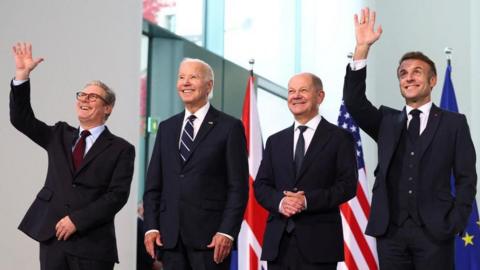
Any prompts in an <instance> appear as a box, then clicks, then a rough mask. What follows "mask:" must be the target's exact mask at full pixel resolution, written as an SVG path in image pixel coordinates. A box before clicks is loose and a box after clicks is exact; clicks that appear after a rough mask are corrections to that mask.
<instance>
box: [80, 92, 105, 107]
mask: <svg viewBox="0 0 480 270" xmlns="http://www.w3.org/2000/svg"><path fill="white" fill-rule="evenodd" d="M76 96H77V99H78V100H83V99H85V98H86V99H87V100H88V101H91V102H95V101H97V99H101V100H103V102H105V104H108V102H107V101H106V100H105V99H104V98H103V97H102V96H100V95H97V94H95V93H90V94H87V93H85V92H82V91H80V92H77V93H76Z"/></svg>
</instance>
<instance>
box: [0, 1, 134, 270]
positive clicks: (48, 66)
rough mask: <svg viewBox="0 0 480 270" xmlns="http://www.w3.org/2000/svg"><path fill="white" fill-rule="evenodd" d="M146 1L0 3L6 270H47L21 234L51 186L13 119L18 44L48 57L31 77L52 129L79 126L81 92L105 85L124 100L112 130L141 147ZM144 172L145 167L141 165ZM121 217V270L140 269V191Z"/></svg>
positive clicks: (0, 252) (2, 264) (0, 166)
mask: <svg viewBox="0 0 480 270" xmlns="http://www.w3.org/2000/svg"><path fill="white" fill-rule="evenodd" d="M141 3H142V2H141V1H137V0H128V1H115V0H103V1H94V0H82V1H79V0H52V1H28V0H2V1H0V18H2V27H0V36H1V37H2V38H1V41H0V63H2V64H1V65H0V84H1V85H3V87H1V88H2V89H3V90H2V91H0V138H1V141H0V145H1V148H0V149H1V150H0V171H1V172H2V176H1V179H0V215H1V218H0V239H2V240H1V241H0V269H39V264H38V245H37V244H36V242H34V241H33V240H31V239H29V238H28V237H27V236H25V235H24V234H22V233H21V232H20V231H18V230H17V229H16V227H17V225H18V223H19V222H20V220H21V218H22V216H23V214H24V213H25V211H26V210H27V208H28V206H29V205H30V203H31V201H32V200H33V198H34V196H35V195H36V193H37V192H38V190H39V189H40V187H41V186H42V184H43V181H44V177H45V173H46V154H45V152H44V150H43V149H41V148H40V147H38V146H36V145H35V144H34V143H32V142H31V141H30V140H29V139H27V138H26V137H25V136H23V135H22V134H20V133H19V132H18V131H16V130H15V129H14V128H13V127H12V126H11V125H10V122H9V118H8V94H9V81H10V79H11V78H12V77H13V75H14V63H13V60H12V56H11V45H12V44H13V43H14V42H16V41H31V42H32V43H33V44H34V54H35V55H37V56H42V57H45V61H44V63H42V64H41V65H40V66H38V67H37V70H35V71H34V73H33V74H32V76H31V80H32V85H33V89H32V106H33V108H34V110H35V112H36V116H37V117H38V118H39V119H42V120H43V121H45V122H46V123H48V124H53V123H55V122H56V121H58V120H64V121H67V122H69V123H70V124H72V125H77V121H76V117H75V111H74V101H75V99H74V93H75V92H76V91H78V90H79V89H81V88H82V87H83V85H84V83H85V82H87V81H90V80H92V79H101V80H103V81H105V82H106V83H107V84H109V85H110V86H111V87H112V88H113V89H114V90H115V91H116V93H117V99H118V101H117V104H116V106H115V108H114V111H113V114H112V116H111V117H110V119H109V121H108V122H107V125H108V127H109V128H110V130H111V131H112V132H113V133H115V134H117V135H119V136H121V137H124V138H126V139H127V140H128V141H130V142H131V143H133V144H134V145H137V144H138V143H137V142H138V140H139V132H138V130H139V129H138V127H139V117H138V115H139V69H140V67H139V65H140V63H139V59H140V35H141V16H142V4H141ZM136 167H138V165H137V166H136ZM137 181H138V180H137V178H136V175H135V176H134V182H133V183H132V191H131V196H130V200H129V202H128V204H127V205H126V206H125V207H124V208H123V209H122V210H121V212H120V213H119V214H118V215H117V218H116V228H117V238H118V239H117V240H118V246H119V253H120V254H119V256H120V265H117V266H116V269H134V267H135V266H134V265H135V241H136V219H135V217H136V201H137V198H136V194H137V192H136V189H137V185H138V183H137Z"/></svg>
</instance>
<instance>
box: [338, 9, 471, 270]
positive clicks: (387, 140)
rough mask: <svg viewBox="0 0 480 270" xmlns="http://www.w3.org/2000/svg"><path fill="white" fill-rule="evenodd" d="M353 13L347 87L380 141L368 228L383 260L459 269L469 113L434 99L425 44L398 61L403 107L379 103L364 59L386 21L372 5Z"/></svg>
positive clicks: (467, 207)
mask: <svg viewBox="0 0 480 270" xmlns="http://www.w3.org/2000/svg"><path fill="white" fill-rule="evenodd" d="M354 21H355V32H356V39H357V45H356V48H355V53H354V55H353V63H351V65H349V66H348V67H347V74H346V76H345V86H344V93H343V94H344V100H345V105H346V106H347V108H348V110H349V112H350V113H351V114H352V116H353V118H354V119H355V121H357V123H358V125H359V126H360V127H361V128H362V129H363V130H364V131H365V132H366V133H367V134H369V135H370V136H371V137H372V138H373V139H374V140H375V141H376V142H377V144H378V166H377V169H376V170H375V176H376V179H375V184H374V186H373V197H372V207H371V214H370V218H369V222H368V225H367V229H366V233H367V234H369V235H371V236H374V237H376V238H377V250H378V256H379V261H380V268H381V269H454V236H455V235H456V234H458V233H460V232H461V231H462V230H463V229H464V228H465V226H466V223H467V221H468V217H469V215H470V212H471V205H472V203H473V200H474V199H475V193H476V183H477V176H476V171H475V149H474V146H473V143H472V139H471V137H470V132H469V128H468V124H467V120H466V118H465V116H464V115H462V114H458V113H452V112H448V111H444V110H442V109H440V108H438V107H437V106H435V104H433V103H432V101H431V92H432V89H433V87H434V86H435V84H436V82H437V76H436V69H435V64H434V63H433V62H432V61H431V60H430V59H429V58H428V57H427V56H425V55H424V54H422V53H420V52H410V53H406V54H405V55H404V56H403V57H402V58H401V60H400V62H399V66H398V68H397V76H398V81H399V84H400V92H401V94H402V96H403V97H404V98H405V103H406V105H405V107H404V109H403V110H395V109H392V108H388V107H385V106H381V107H380V108H379V109H377V108H376V107H374V106H373V105H372V104H371V103H370V102H369V101H368V99H367V98H366V96H365V91H366V85H365V79H366V67H365V66H366V58H367V54H368V51H369V49H370V47H371V45H372V44H373V43H375V41H377V40H378V39H379V37H380V35H381V33H382V29H381V27H378V28H377V30H375V29H374V26H375V13H374V12H370V11H369V10H368V9H363V10H362V14H361V16H360V18H359V17H358V16H357V15H355V19H354ZM452 174H453V176H454V178H455V191H454V192H453V190H452V189H451V185H450V184H451V183H450V180H451V175H452ZM453 193H455V195H452V194H453Z"/></svg>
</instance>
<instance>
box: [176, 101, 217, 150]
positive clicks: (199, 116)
mask: <svg viewBox="0 0 480 270" xmlns="http://www.w3.org/2000/svg"><path fill="white" fill-rule="evenodd" d="M209 109H210V102H207V103H206V104H205V105H203V106H202V107H201V108H200V109H198V110H197V111H196V112H195V113H191V112H190V111H188V110H187V109H186V108H185V115H184V117H183V124H182V132H180V138H178V148H179V149H180V144H181V141H182V133H183V129H184V128H185V125H186V124H187V121H188V117H190V115H192V114H193V115H195V117H196V118H195V121H193V139H194V140H195V137H196V136H197V134H198V131H199V130H200V127H201V126H202V123H203V119H205V116H206V115H207V113H208V110H209Z"/></svg>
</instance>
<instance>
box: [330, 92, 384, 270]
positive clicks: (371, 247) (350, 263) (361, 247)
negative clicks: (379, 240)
mask: <svg viewBox="0 0 480 270" xmlns="http://www.w3.org/2000/svg"><path fill="white" fill-rule="evenodd" d="M338 126H339V127H341V128H343V129H346V130H348V131H350V132H351V133H352V135H353V138H354V140H355V143H356V145H355V147H356V154H357V165H358V185H357V196H355V197H354V198H353V199H351V200H350V201H348V202H346V203H344V204H342V205H341V206H340V212H341V214H342V225H343V241H344V250H345V261H344V262H342V263H339V264H338V267H337V270H346V269H348V270H357V269H359V270H377V269H379V268H378V257H377V250H376V241H375V238H373V237H370V236H368V235H365V233H364V232H365V228H366V227H367V223H368V217H369V216H370V200H369V199H368V196H367V194H368V182H367V176H366V172H365V162H364V159H363V150H362V140H361V139H360V130H359V128H358V126H357V124H356V123H355V121H354V120H353V119H352V117H351V116H350V114H349V113H348V111H347V108H346V107H345V104H344V103H343V101H342V105H341V106H340V114H339V115H338Z"/></svg>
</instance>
